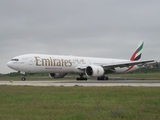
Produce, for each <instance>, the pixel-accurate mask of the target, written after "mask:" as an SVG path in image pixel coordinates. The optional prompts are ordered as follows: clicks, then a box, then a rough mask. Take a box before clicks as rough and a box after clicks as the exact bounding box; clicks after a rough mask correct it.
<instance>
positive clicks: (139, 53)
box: [130, 41, 144, 61]
mask: <svg viewBox="0 0 160 120" xmlns="http://www.w3.org/2000/svg"><path fill="white" fill-rule="evenodd" d="M143 45H144V42H143V41H140V43H139V45H138V47H137V49H136V50H135V52H134V53H133V55H132V56H131V58H130V60H131V61H136V60H139V59H140V58H141V56H142V49H143Z"/></svg>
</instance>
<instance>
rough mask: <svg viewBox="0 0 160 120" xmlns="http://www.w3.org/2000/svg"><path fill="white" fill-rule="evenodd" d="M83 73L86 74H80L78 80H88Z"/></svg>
mask: <svg viewBox="0 0 160 120" xmlns="http://www.w3.org/2000/svg"><path fill="white" fill-rule="evenodd" d="M83 75H84V74H79V76H80V77H79V78H77V81H78V80H85V81H86V80H87V78H86V77H83Z"/></svg>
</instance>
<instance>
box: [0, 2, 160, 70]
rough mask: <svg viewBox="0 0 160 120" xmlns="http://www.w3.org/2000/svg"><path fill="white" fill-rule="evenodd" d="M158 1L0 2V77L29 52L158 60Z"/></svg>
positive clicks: (159, 55)
mask: <svg viewBox="0 0 160 120" xmlns="http://www.w3.org/2000/svg"><path fill="white" fill-rule="evenodd" d="M159 6H160V0H0V25H1V26H0V45H1V46H0V57H1V59H0V62H1V64H0V73H9V72H12V71H13V70H11V69H10V68H8V67H7V65H6V63H7V62H8V61H9V60H10V59H11V58H12V57H14V56H17V55H21V54H28V53H44V54H56V55H57V54H58V55H59V54H60V55H78V56H90V57H109V58H122V59H129V58H130V56H131V55H132V53H133V51H134V50H135V49H136V47H137V45H138V43H139V42H140V40H143V41H144V42H145V45H144V49H143V56H142V58H143V59H152V58H156V59H157V58H160V53H159V52H160V7H159Z"/></svg>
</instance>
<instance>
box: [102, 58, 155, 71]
mask: <svg viewBox="0 0 160 120" xmlns="http://www.w3.org/2000/svg"><path fill="white" fill-rule="evenodd" d="M149 62H155V61H154V60H139V61H125V62H118V63H111V64H103V65H102V67H103V68H106V69H107V68H116V67H120V68H122V67H129V66H133V65H139V64H140V65H143V64H146V63H149Z"/></svg>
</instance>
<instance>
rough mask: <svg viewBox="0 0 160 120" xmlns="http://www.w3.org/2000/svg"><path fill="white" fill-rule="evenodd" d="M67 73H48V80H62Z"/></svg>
mask: <svg viewBox="0 0 160 120" xmlns="http://www.w3.org/2000/svg"><path fill="white" fill-rule="evenodd" d="M66 74H67V73H49V77H50V78H63V77H64V76H65V75H66Z"/></svg>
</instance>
